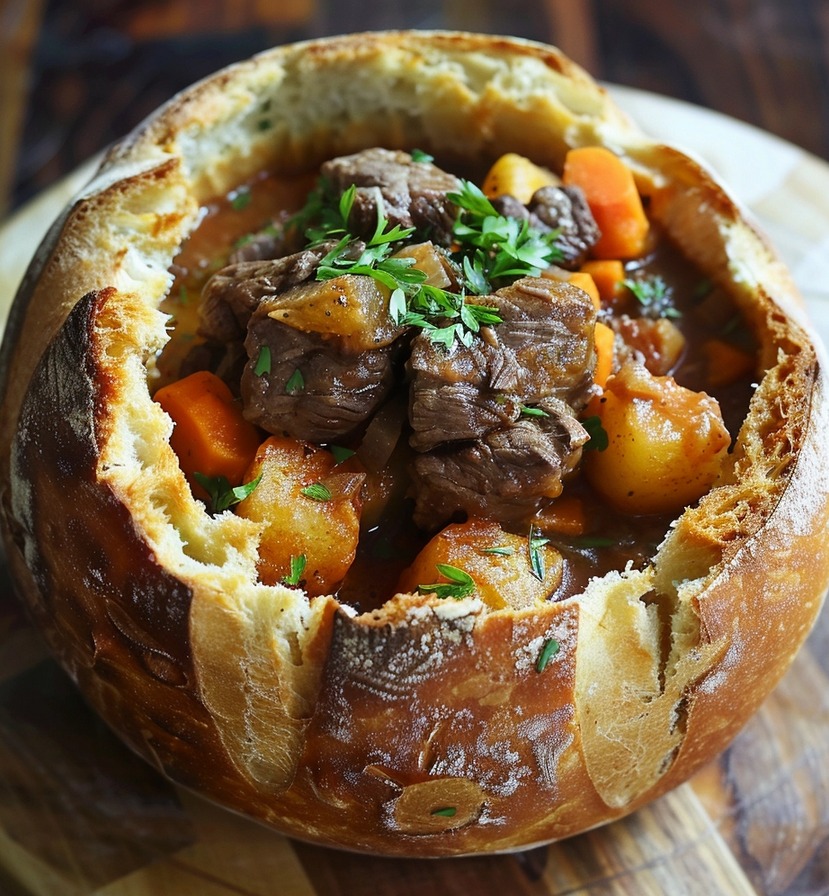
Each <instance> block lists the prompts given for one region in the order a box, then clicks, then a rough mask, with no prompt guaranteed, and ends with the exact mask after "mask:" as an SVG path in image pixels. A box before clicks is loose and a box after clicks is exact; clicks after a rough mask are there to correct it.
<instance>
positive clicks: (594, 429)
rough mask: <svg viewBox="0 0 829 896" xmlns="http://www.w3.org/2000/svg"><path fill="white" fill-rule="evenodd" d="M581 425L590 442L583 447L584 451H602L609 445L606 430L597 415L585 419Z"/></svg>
mask: <svg viewBox="0 0 829 896" xmlns="http://www.w3.org/2000/svg"><path fill="white" fill-rule="evenodd" d="M581 425H582V426H583V427H584V428H585V429H586V430H587V434H588V435H589V436H590V440H589V441H588V442H587V444H586V445H585V446H584V449H585V451H604V450H606V448H607V446H608V445H609V444H610V439H609V438H608V436H607V430H606V429H605V428H604V427H603V426H602V419H601V417H599V416H598V415H595V416H593V417H585V418H584V420H582V421H581Z"/></svg>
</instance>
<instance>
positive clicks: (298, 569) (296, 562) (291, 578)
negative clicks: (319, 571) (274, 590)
mask: <svg viewBox="0 0 829 896" xmlns="http://www.w3.org/2000/svg"><path fill="white" fill-rule="evenodd" d="M307 562H308V561H307V558H306V557H305V554H300V555H299V556H298V557H295V556H294V555H293V554H292V555H291V571H290V573H288V575H287V576H283V577H282V584H283V585H299V583H300V580H301V579H302V574H303V573H304V572H305V564H306V563H307Z"/></svg>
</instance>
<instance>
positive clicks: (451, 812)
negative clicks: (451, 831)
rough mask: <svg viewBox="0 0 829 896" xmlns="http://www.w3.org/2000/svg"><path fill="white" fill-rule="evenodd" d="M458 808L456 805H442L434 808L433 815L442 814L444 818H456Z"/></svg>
mask: <svg viewBox="0 0 829 896" xmlns="http://www.w3.org/2000/svg"><path fill="white" fill-rule="evenodd" d="M457 812H458V810H457V809H456V808H455V807H454V806H441V808H440V809H432V815H440V816H442V817H443V818H454V817H455V815H457Z"/></svg>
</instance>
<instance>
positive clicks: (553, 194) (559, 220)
mask: <svg viewBox="0 0 829 896" xmlns="http://www.w3.org/2000/svg"><path fill="white" fill-rule="evenodd" d="M528 209H529V212H530V220H531V221H532V222H533V223H534V224H535V225H536V226H541V227H542V229H544V228H547V229H550V230H558V231H559V235H558V238H557V240H556V245H557V246H558V247H559V249H561V252H562V254H563V256H564V257H563V259H562V260H561V261H559V262H558V264H559V265H561V267H564V268H569V269H571V270H575V269H576V268H577V267H579V265H581V264H582V262H583V261H584V260H585V258H587V253H588V252H589V251H590V249H591V247H592V246H593V245H595V244H596V243H597V242H598V241H599V238H600V237H601V235H602V234H601V231H600V230H599V227H598V225H597V224H596V221H595V219H594V218H593V213H592V212H591V211H590V206H589V205H588V204H587V200H586V199H585V197H584V193H583V192H582V190H581V189H580V188H579V187H541V189H540V190H536V192H535V194H534V195H533V198H532V199H531V200H530V204H529V206H528Z"/></svg>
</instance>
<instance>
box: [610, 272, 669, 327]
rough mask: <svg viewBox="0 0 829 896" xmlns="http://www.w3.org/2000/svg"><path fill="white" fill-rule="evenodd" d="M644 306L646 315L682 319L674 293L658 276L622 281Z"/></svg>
mask: <svg viewBox="0 0 829 896" xmlns="http://www.w3.org/2000/svg"><path fill="white" fill-rule="evenodd" d="M622 283H623V285H624V286H626V287H627V288H628V289H629V290H630V291H631V292H632V293H633V295H634V296H635V297H636V300H637V301H638V302H639V304H640V305H642V306H643V309H644V311H645V313H646V314H647V315H648V316H650V317H674V318H676V317H681V316H682V315H681V313H680V311H679V309H677V308H676V307H674V304H673V302H674V299H673V291H672V290H671V288H670V287H669V286H668V284H667V283H666V282H665V281H664V279H663V278H662V277H660V276H658V275H654V276H651V277H640V278H637V279H635V280H633V279H630V278H628V279H626V280H623V281H622Z"/></svg>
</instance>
